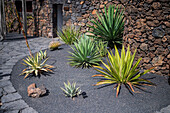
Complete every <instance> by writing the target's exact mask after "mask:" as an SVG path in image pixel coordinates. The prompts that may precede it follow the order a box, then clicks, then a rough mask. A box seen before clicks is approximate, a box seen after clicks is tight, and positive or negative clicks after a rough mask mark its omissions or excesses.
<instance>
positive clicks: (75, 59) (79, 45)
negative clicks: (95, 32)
mask: <svg viewBox="0 0 170 113" xmlns="http://www.w3.org/2000/svg"><path fill="white" fill-rule="evenodd" d="M71 48H72V50H73V52H69V53H70V54H71V56H69V58H70V59H69V61H70V62H69V64H70V65H71V66H75V67H82V68H89V67H91V66H93V65H99V62H100V60H101V57H100V54H99V52H98V51H97V48H96V46H95V42H94V41H93V40H92V39H91V38H89V37H88V36H86V35H84V36H83V37H82V38H81V39H80V40H78V42H74V46H71Z"/></svg>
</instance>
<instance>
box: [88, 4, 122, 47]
mask: <svg viewBox="0 0 170 113" xmlns="http://www.w3.org/2000/svg"><path fill="white" fill-rule="evenodd" d="M96 14H97V17H98V19H96V18H93V19H92V20H90V21H91V23H93V24H94V25H88V26H89V27H90V28H91V29H92V31H88V32H90V33H92V34H93V35H91V36H92V37H95V38H97V39H100V40H104V41H108V45H109V47H111V48H112V47H113V45H114V44H122V40H123V38H122V37H123V31H124V10H121V7H118V6H117V7H116V6H115V5H110V6H109V8H106V6H105V7H104V12H103V11H102V10H101V14H99V13H97V12H96Z"/></svg>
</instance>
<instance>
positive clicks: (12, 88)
mask: <svg viewBox="0 0 170 113" xmlns="http://www.w3.org/2000/svg"><path fill="white" fill-rule="evenodd" d="M3 89H4V90H5V92H7V93H14V92H16V90H15V88H14V87H13V86H12V85H10V86H5V87H4V88H3Z"/></svg>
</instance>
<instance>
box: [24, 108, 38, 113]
mask: <svg viewBox="0 0 170 113" xmlns="http://www.w3.org/2000/svg"><path fill="white" fill-rule="evenodd" d="M21 113H38V112H37V111H35V110H34V109H33V108H31V107H28V108H25V109H23V110H22V111H21Z"/></svg>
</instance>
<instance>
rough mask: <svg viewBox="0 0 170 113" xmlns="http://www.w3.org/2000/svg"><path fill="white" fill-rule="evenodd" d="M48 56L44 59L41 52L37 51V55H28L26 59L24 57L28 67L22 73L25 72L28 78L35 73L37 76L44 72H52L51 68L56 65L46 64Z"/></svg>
mask: <svg viewBox="0 0 170 113" xmlns="http://www.w3.org/2000/svg"><path fill="white" fill-rule="evenodd" d="M47 60H48V58H46V59H44V60H42V57H39V54H38V53H37V54H36V55H35V57H30V56H28V57H27V58H26V59H23V61H24V63H22V64H23V65H25V66H26V67H27V68H25V69H24V70H23V71H22V73H21V74H20V75H24V74H25V77H24V79H25V78H27V77H28V76H29V75H30V74H34V75H35V76H38V75H39V74H41V73H42V72H44V71H45V72H48V71H50V72H52V70H51V69H50V68H53V67H54V66H51V65H48V64H45V63H46V61H47Z"/></svg>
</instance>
